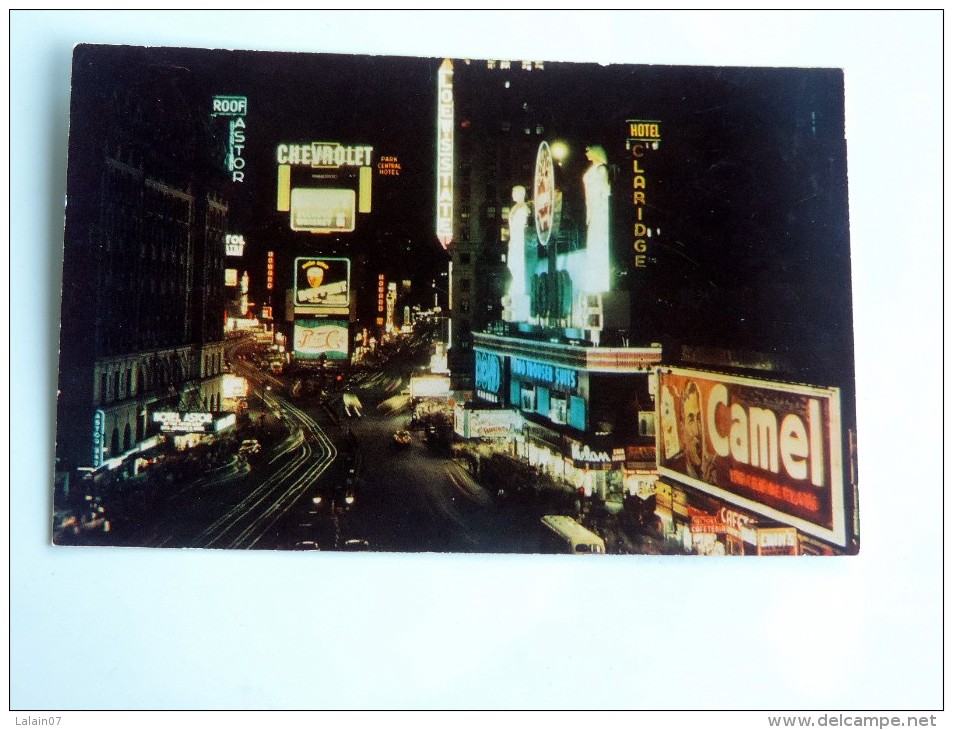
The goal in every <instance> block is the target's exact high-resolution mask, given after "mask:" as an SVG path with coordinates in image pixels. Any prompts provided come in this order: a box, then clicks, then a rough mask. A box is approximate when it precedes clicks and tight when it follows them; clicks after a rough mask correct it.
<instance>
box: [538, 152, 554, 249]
mask: <svg viewBox="0 0 953 730" xmlns="http://www.w3.org/2000/svg"><path fill="white" fill-rule="evenodd" d="M555 205H556V171H555V170H554V169H553V153H552V152H551V151H550V149H549V145H548V144H547V143H546V142H541V143H540V145H539V150H538V151H537V152H536V174H535V175H534V178H533V215H534V218H535V220H536V237H537V238H538V239H539V242H540V243H541V244H542V245H543V246H545V245H546V244H548V243H549V237H550V235H551V234H552V232H553V216H554V212H555Z"/></svg>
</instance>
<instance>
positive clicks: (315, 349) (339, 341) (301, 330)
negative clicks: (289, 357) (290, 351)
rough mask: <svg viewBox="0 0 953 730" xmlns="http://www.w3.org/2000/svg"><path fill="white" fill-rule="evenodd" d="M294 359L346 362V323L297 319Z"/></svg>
mask: <svg viewBox="0 0 953 730" xmlns="http://www.w3.org/2000/svg"><path fill="white" fill-rule="evenodd" d="M294 351H295V357H298V358H300V359H302V360H317V359H320V358H321V357H322V356H323V357H325V358H327V359H328V360H346V359H347V356H348V336H347V322H346V321H339V320H330V319H297V320H295V332H294Z"/></svg>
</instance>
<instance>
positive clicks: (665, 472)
mask: <svg viewBox="0 0 953 730" xmlns="http://www.w3.org/2000/svg"><path fill="white" fill-rule="evenodd" d="M657 409H658V424H659V431H658V434H659V435H658V440H659V443H658V460H659V473H660V474H661V475H662V476H665V477H669V478H672V479H676V480H678V481H680V482H683V483H685V484H688V485H690V486H692V487H695V488H696V489H699V490H701V491H703V492H706V493H708V494H711V495H713V496H715V497H719V498H721V499H723V500H725V501H726V502H730V503H731V504H735V505H738V506H740V507H744V508H746V509H748V510H750V511H752V512H755V513H757V514H760V515H763V516H765V517H768V518H771V519H774V520H778V521H780V522H784V523H786V524H789V525H793V526H795V527H797V528H798V529H800V530H802V531H803V532H805V533H807V534H810V535H814V536H815V537H819V538H821V539H824V540H828V541H830V542H833V543H835V544H837V545H841V546H843V545H845V544H846V521H845V514H844V462H843V453H842V445H841V416H840V392H839V390H838V389H836V388H813V387H810V386H801V385H789V384H784V383H772V382H768V381H762V380H755V379H752V378H741V377H734V376H729V375H720V374H716V373H709V372H704V371H693V370H678V369H673V370H665V371H661V372H660V373H659V386H658V396H657Z"/></svg>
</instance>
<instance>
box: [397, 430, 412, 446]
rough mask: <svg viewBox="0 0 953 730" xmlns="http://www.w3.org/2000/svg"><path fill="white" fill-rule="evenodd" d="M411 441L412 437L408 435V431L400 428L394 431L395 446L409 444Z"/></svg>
mask: <svg viewBox="0 0 953 730" xmlns="http://www.w3.org/2000/svg"><path fill="white" fill-rule="evenodd" d="M411 443H413V438H412V437H411V435H410V431H405V430H403V429H401V430H400V431H395V432H394V444H395V445H397V446H410V444H411Z"/></svg>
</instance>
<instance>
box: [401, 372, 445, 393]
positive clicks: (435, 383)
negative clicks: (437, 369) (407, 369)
mask: <svg viewBox="0 0 953 730" xmlns="http://www.w3.org/2000/svg"><path fill="white" fill-rule="evenodd" d="M449 395H450V376H449V375H411V376H410V397H411V398H446V397H448V396H449Z"/></svg>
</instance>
